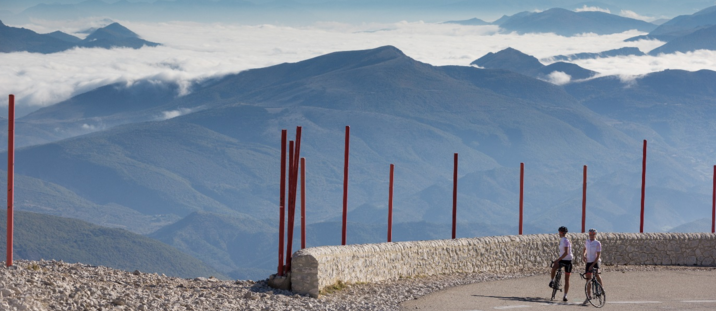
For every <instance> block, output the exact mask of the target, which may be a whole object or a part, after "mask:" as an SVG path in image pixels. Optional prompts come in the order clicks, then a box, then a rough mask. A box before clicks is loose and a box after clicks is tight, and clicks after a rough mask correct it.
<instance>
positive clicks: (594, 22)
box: [496, 8, 657, 36]
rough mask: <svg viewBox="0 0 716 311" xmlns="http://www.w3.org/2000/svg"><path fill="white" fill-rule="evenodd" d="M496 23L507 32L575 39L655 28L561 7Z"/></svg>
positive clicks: (622, 19)
mask: <svg viewBox="0 0 716 311" xmlns="http://www.w3.org/2000/svg"><path fill="white" fill-rule="evenodd" d="M498 21H499V25H500V28H502V29H504V30H506V31H515V32H517V33H530V32H551V33H555V34H558V35H562V36H574V35H577V34H581V33H596V34H600V35H603V34H612V33H620V32H624V31H627V30H632V29H636V30H639V31H651V30H654V29H655V28H656V27H657V26H656V25H654V24H650V23H647V22H645V21H641V20H636V19H631V18H626V17H621V16H618V15H613V14H609V13H604V12H593V11H585V12H574V11H570V10H566V9H560V8H553V9H549V10H546V11H542V12H534V13H533V12H523V13H520V14H515V15H513V16H509V17H505V18H503V19H500V20H498ZM496 23H497V21H496Z"/></svg>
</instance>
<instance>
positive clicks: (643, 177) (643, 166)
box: [639, 139, 646, 233]
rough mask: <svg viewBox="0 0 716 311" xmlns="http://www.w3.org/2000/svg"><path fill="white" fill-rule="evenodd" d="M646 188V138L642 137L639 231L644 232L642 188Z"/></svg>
mask: <svg viewBox="0 0 716 311" xmlns="http://www.w3.org/2000/svg"><path fill="white" fill-rule="evenodd" d="M645 188H646V139H644V157H643V158H642V162H641V224H640V225H639V232H640V233H643V232H644V190H645Z"/></svg>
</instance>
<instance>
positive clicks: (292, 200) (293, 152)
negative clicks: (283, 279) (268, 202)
mask: <svg viewBox="0 0 716 311" xmlns="http://www.w3.org/2000/svg"><path fill="white" fill-rule="evenodd" d="M292 143H293V142H290V143H289V149H290V150H289V158H290V161H291V164H290V169H289V173H290V174H291V175H290V176H289V177H288V181H289V188H288V189H289V190H288V195H289V198H288V234H287V237H286V238H287V241H288V242H287V245H286V271H291V254H293V226H294V224H295V219H296V194H297V192H298V162H299V157H300V153H301V127H300V126H297V127H296V143H295V145H293V144H292ZM294 146H295V148H294Z"/></svg>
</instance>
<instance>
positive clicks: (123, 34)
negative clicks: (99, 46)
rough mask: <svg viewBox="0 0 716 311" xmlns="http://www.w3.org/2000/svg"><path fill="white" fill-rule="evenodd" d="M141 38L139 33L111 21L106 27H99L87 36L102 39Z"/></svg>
mask: <svg viewBox="0 0 716 311" xmlns="http://www.w3.org/2000/svg"><path fill="white" fill-rule="evenodd" d="M107 37H112V38H139V35H137V34H136V33H134V32H133V31H131V30H129V29H127V27H124V26H122V25H120V24H119V23H117V22H114V23H111V24H109V25H107V26H105V27H102V28H99V29H97V30H95V31H93V32H92V33H91V34H90V35H89V36H88V37H87V38H93V39H102V38H107Z"/></svg>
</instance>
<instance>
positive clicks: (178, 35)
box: [0, 20, 716, 110]
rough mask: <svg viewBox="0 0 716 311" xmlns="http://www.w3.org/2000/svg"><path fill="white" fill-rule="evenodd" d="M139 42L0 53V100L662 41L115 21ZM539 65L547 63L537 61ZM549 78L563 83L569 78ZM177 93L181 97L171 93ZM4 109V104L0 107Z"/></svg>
mask: <svg viewBox="0 0 716 311" xmlns="http://www.w3.org/2000/svg"><path fill="white" fill-rule="evenodd" d="M118 22H119V23H121V24H122V25H124V26H126V27H127V28H129V29H131V30H132V31H134V32H136V33H137V34H139V35H140V36H141V37H142V38H143V39H145V40H149V41H153V42H158V43H161V44H162V46H159V47H154V48H149V47H145V48H142V49H138V50H134V49H112V50H106V49H86V48H76V49H73V50H68V51H65V52H61V53H54V54H37V53H24V52H22V53H6V54H2V57H0V72H2V75H0V94H11V93H12V94H15V95H16V98H17V103H18V105H23V107H25V108H26V110H29V108H30V107H32V108H35V107H36V108H39V107H43V106H47V105H51V104H54V103H57V102H59V101H62V100H65V99H68V98H70V97H72V96H74V95H77V94H80V93H83V92H86V91H89V90H92V89H94V88H97V87H99V86H103V85H107V84H111V83H126V84H131V83H133V82H134V81H137V80H143V79H150V80H155V81H164V82H175V83H177V84H178V85H180V86H182V87H181V88H180V93H182V94H185V93H187V92H189V91H190V89H189V88H188V86H189V85H190V84H191V82H192V81H200V80H202V79H208V78H213V77H218V76H223V75H226V74H231V73H237V72H240V71H243V70H247V69H252V68H261V67H267V66H271V65H275V64H280V63H285V62H298V61H301V60H305V59H309V58H313V57H316V56H320V55H324V54H327V53H331V52H336V51H347V50H363V49H371V48H376V47H379V46H385V45H392V46H395V47H397V48H398V49H400V50H402V51H403V52H404V53H405V54H406V55H408V56H409V57H412V58H414V59H416V60H418V61H421V62H425V63H429V64H432V65H436V66H440V65H461V66H469V64H470V63H471V62H472V61H474V60H475V59H477V58H480V57H482V56H483V55H485V54H487V53H489V52H498V51H500V50H502V49H505V48H507V47H512V48H515V49H518V50H520V51H522V52H524V53H526V54H529V55H533V56H535V57H537V58H538V59H548V58H549V57H550V56H554V55H562V54H574V53H581V52H601V51H606V50H611V49H616V48H620V47H625V46H633V47H638V48H639V49H641V50H642V51H643V52H648V51H650V50H652V49H654V48H656V47H658V46H660V45H662V44H663V42H659V41H650V40H642V41H638V42H624V39H627V38H630V37H633V36H637V35H640V34H644V33H641V32H637V31H628V32H624V33H620V34H613V35H595V34H583V35H580V36H573V37H563V36H558V35H554V34H522V35H520V34H516V33H502V32H500V31H499V28H498V27H497V26H463V25H456V24H435V23H424V22H398V23H388V24H375V23H374V24H360V25H355V24H344V23H332V22H324V23H316V24H313V25H311V26H305V27H288V26H276V25H269V24H266V25H253V26H248V25H238V24H223V23H215V24H206V23H195V22H171V23H140V22H124V21H118ZM106 24H107V21H105V20H81V21H74V22H71V23H63V22H55V21H53V22H50V21H35V22H33V23H32V24H28V25H11V26H14V27H18V26H20V27H25V28H29V29H32V30H34V31H37V32H39V33H48V32H52V31H55V30H62V31H65V32H67V33H71V34H76V35H78V36H83V35H82V34H78V32H79V31H81V30H82V29H86V28H88V27H91V26H94V27H97V26H103V25H106ZM545 63H547V62H546V61H545ZM574 63H576V64H578V65H580V66H582V67H585V68H587V69H590V70H594V71H597V72H600V73H601V75H619V76H622V77H626V78H625V79H628V77H636V76H639V75H644V74H647V73H649V72H655V71H662V70H665V69H684V70H690V71H695V70H700V69H710V70H716V52H713V51H697V52H694V53H686V54H671V55H662V56H658V57H654V56H641V57H636V56H630V57H612V58H603V59H592V60H579V61H575V62H574ZM566 79H567V80H565V77H559V76H555V79H554V81H553V82H555V83H557V84H564V83H567V82H569V80H568V78H566ZM178 95H181V94H178ZM0 105H6V103H4V102H3V103H0Z"/></svg>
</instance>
